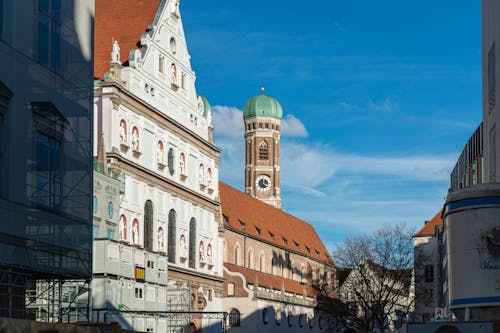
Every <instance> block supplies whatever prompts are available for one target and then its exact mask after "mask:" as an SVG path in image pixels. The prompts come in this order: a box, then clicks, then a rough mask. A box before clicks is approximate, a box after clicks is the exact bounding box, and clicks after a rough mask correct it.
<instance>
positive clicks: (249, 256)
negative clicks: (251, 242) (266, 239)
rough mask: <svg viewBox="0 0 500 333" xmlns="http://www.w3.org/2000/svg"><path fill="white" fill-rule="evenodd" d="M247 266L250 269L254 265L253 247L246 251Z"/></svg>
mask: <svg viewBox="0 0 500 333" xmlns="http://www.w3.org/2000/svg"><path fill="white" fill-rule="evenodd" d="M247 267H248V268H250V269H253V268H254V265H253V249H250V250H248V253H247Z"/></svg>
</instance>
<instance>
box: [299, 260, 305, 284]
mask: <svg viewBox="0 0 500 333" xmlns="http://www.w3.org/2000/svg"><path fill="white" fill-rule="evenodd" d="M305 277H306V276H305V268H304V264H302V265H301V266H300V282H305V281H304V279H305Z"/></svg>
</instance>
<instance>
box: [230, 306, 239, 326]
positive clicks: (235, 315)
mask: <svg viewBox="0 0 500 333" xmlns="http://www.w3.org/2000/svg"><path fill="white" fill-rule="evenodd" d="M229 326H230V327H238V326H240V311H238V310H237V309H232V310H231V311H230V312H229Z"/></svg>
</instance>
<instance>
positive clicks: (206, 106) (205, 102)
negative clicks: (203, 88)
mask: <svg viewBox="0 0 500 333" xmlns="http://www.w3.org/2000/svg"><path fill="white" fill-rule="evenodd" d="M198 97H199V98H201V100H202V102H203V117H205V118H206V117H207V116H208V113H209V112H210V108H211V106H210V103H209V102H208V99H206V98H205V97H203V96H201V95H198Z"/></svg>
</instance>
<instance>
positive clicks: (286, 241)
mask: <svg viewBox="0 0 500 333" xmlns="http://www.w3.org/2000/svg"><path fill="white" fill-rule="evenodd" d="M281 238H282V239H283V243H285V245H288V239H286V238H285V237H283V236H282V237H281Z"/></svg>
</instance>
